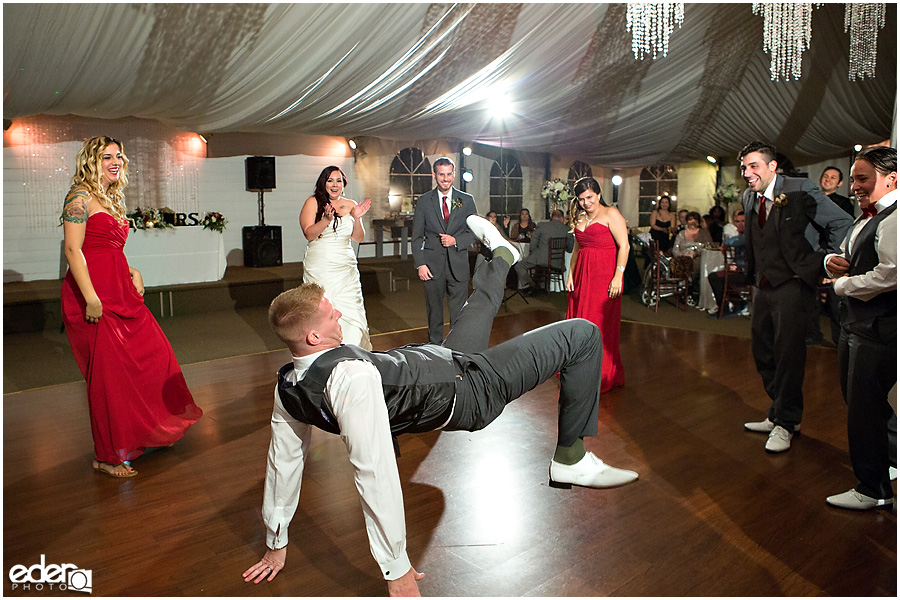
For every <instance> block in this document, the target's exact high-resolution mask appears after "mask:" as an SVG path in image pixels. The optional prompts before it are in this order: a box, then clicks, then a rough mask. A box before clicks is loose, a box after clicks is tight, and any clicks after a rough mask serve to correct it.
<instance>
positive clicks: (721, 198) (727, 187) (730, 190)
mask: <svg viewBox="0 0 900 600" xmlns="http://www.w3.org/2000/svg"><path fill="white" fill-rule="evenodd" d="M740 195H741V192H740V190H738V187H737V186H736V185H734V184H733V183H723V184H722V185H720V186H719V187H718V189H716V204H722V203H730V202H734V201H735V200H736V199H737V198H738V197H739V196H740Z"/></svg>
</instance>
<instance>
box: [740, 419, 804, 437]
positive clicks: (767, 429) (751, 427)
mask: <svg viewBox="0 0 900 600" xmlns="http://www.w3.org/2000/svg"><path fill="white" fill-rule="evenodd" d="M744 429H746V430H747V431H754V432H756V433H772V430H773V429H775V423H773V422H772V421H770V420H769V417H766V420H765V421H759V422H758V423H744ZM799 432H800V423H797V425H796V426H795V427H794V433H799Z"/></svg>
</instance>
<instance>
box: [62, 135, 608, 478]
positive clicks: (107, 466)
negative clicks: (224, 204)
mask: <svg viewBox="0 0 900 600" xmlns="http://www.w3.org/2000/svg"><path fill="white" fill-rule="evenodd" d="M128 162H129V161H128V158H127V157H126V156H125V149H124V148H123V147H122V143H121V142H120V141H118V140H115V139H113V138H111V137H105V136H100V137H93V138H90V139H88V140H87V141H85V142H84V145H83V146H82V148H81V150H79V151H78V157H77V158H76V165H75V176H74V177H73V178H72V187H71V188H70V189H69V193H68V194H67V195H66V200H65V204H64V205H63V211H62V215H61V216H60V218H59V220H60V223H61V224H62V226H63V237H64V241H63V245H64V249H65V255H66V260H67V261H68V263H69V270H68V271H67V272H66V277H65V279H64V280H63V283H62V294H61V296H62V298H61V300H62V318H63V323H64V324H65V327H66V334H68V337H69V344H70V345H71V346H72V354H74V355H75V362H77V363H78V368H79V369H80V370H81V374H82V375H83V376H84V379H85V381H86V382H87V398H88V411H89V412H90V417H91V434H92V435H93V438H94V461H93V467H94V470H95V471H97V472H98V473H103V474H104V475H109V476H111V477H134V476H135V475H137V473H138V472H137V471H136V470H135V469H133V468H132V467H131V461H132V460H134V459H136V458H138V457H139V456H141V455H142V454H143V453H144V451H145V450H146V449H148V448H151V447H154V448H159V447H163V446H169V445H171V444H173V443H174V442H176V441H178V440H180V439H181V437H182V436H183V435H184V432H185V431H186V430H187V428H188V427H190V426H191V425H192V424H194V423H195V422H196V421H197V420H198V419H199V418H200V417H201V416H202V415H203V411H202V410H200V408H199V407H198V406H197V405H196V404H194V398H193V396H192V395H191V392H190V390H188V387H187V383H186V382H185V380H184V375H182V373H181V367H179V366H178V361H177V360H176V359H175V353H174V352H173V351H172V346H171V345H169V340H167V339H166V335H165V334H164V333H163V331H162V329H161V328H160V326H159V324H158V323H157V322H156V319H154V318H153V315H152V314H150V311H149V310H148V309H147V307H146V305H145V304H144V281H143V279H142V278H141V274H140V273H139V272H138V270H137V269H135V268H133V267H129V266H128V260H127V259H126V258H125V253H124V251H123V248H124V246H125V240H126V239H128V221H127V220H126V219H125V194H124V193H123V190H124V189H125V186H126V185H128ZM598 373H599V368H598Z"/></svg>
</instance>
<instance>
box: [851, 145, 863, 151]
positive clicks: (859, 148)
mask: <svg viewBox="0 0 900 600" xmlns="http://www.w3.org/2000/svg"><path fill="white" fill-rule="evenodd" d="M853 149H854V150H856V151H857V152H859V151H860V150H862V144H857V145H855V146H853Z"/></svg>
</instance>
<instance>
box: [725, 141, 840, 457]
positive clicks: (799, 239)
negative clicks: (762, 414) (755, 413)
mask: <svg viewBox="0 0 900 600" xmlns="http://www.w3.org/2000/svg"><path fill="white" fill-rule="evenodd" d="M738 160H740V161H741V172H742V173H743V177H744V180H745V181H746V182H747V185H748V189H747V190H745V191H744V196H743V204H744V213H745V215H746V216H747V225H746V228H745V236H746V237H747V242H746V245H747V275H748V277H749V278H750V280H751V281H753V282H754V284H755V285H756V286H757V288H758V289H757V290H756V293H755V294H754V296H753V311H752V320H751V325H750V332H751V338H752V347H753V358H754V361H755V362H756V370H757V371H758V372H759V374H760V375H761V376H762V380H763V386H764V387H765V390H766V394H768V396H769V398H771V399H772V404H771V406H770V407H769V414H768V416H767V417H766V419H764V420H763V421H761V422H754V423H745V424H744V428H745V429H747V430H748V431H755V432H759V433H766V434H768V436H769V439H768V440H767V441H766V451H767V452H784V451H785V450H788V449H789V448H790V447H791V439H792V438H793V436H794V432H795V431H797V430H799V428H800V418H801V416H802V414H803V378H804V375H805V371H806V341H805V340H806V329H807V323H808V322H809V317H810V313H811V312H812V311H813V310H817V309H818V304H817V302H818V300H817V298H816V288H817V286H818V283H819V281H821V279H822V277H823V276H824V274H825V269H824V264H823V260H824V258H825V252H822V251H821V250H819V246H820V240H821V241H822V243H827V245H828V248H827V250H828V251H829V252H834V251H836V250H837V249H838V248H839V246H840V243H841V241H842V240H843V239H844V235H845V234H846V232H847V229H848V228H849V226H850V224H851V220H850V217H848V216H847V214H846V213H845V212H844V211H842V210H841V209H840V208H839V207H838V206H837V205H836V204H834V203H833V202H832V201H831V200H829V199H828V197H827V196H825V194H823V193H822V192H821V190H819V188H817V187H816V186H814V185H813V184H812V183H811V182H810V181H809V180H807V179H805V178H798V177H784V176H782V175H777V174H776V172H775V171H776V169H777V167H778V162H777V161H776V159H775V148H773V147H772V146H771V145H768V144H764V143H762V142H752V143H750V144H748V145H747V146H745V147H744V149H743V150H741V153H740V155H739V156H738Z"/></svg>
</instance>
